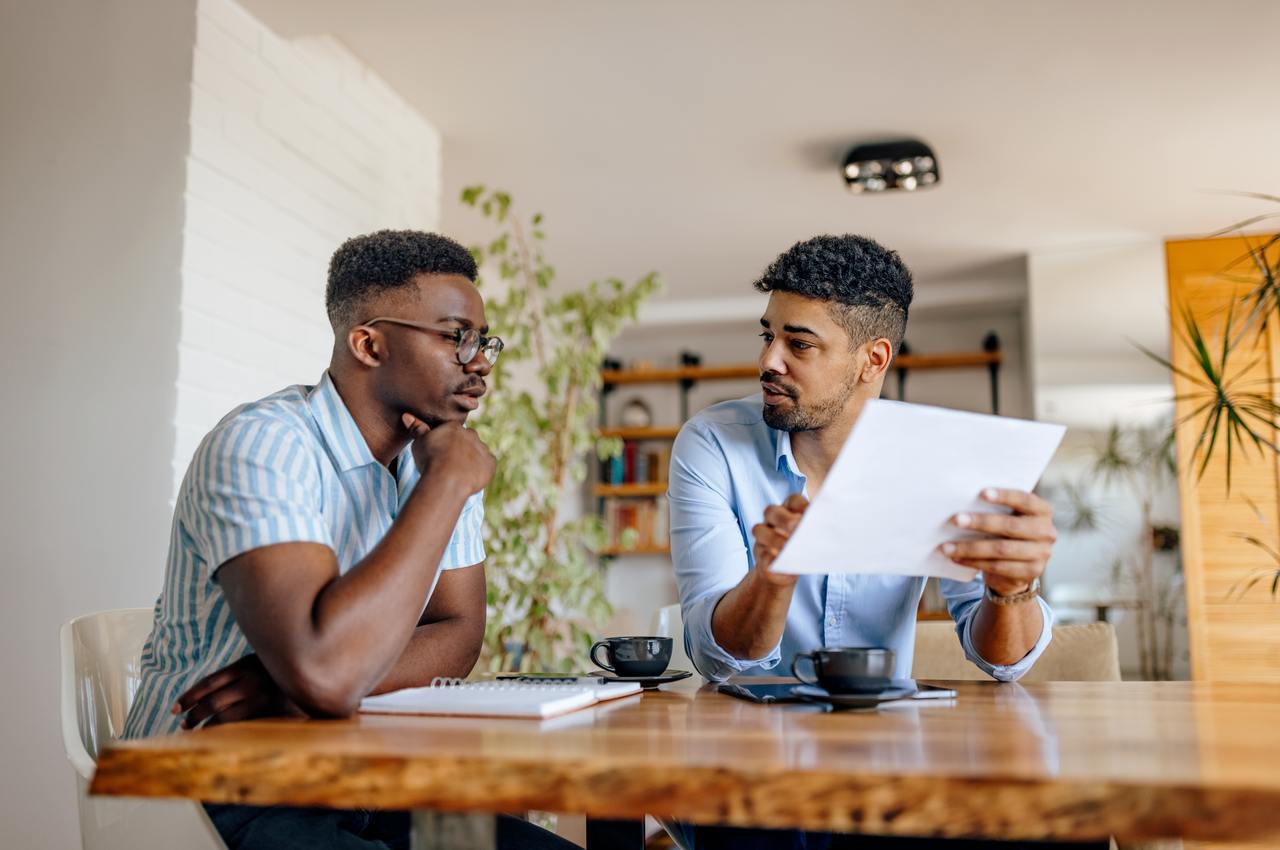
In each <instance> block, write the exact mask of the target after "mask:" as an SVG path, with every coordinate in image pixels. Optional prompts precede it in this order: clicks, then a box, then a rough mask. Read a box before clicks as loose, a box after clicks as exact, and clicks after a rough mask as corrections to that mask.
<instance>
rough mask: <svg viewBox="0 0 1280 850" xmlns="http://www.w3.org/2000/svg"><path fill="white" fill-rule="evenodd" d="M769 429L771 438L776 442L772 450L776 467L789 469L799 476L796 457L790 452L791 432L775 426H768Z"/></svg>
mask: <svg viewBox="0 0 1280 850" xmlns="http://www.w3.org/2000/svg"><path fill="white" fill-rule="evenodd" d="M769 430H770V431H772V432H773V439H774V443H775V444H776V447H775V451H774V463H775V465H776V468H777V469H779V470H782V469H786V470H789V471H790V472H791V474H792V475H794V476H796V477H797V478H798V477H801V475H800V467H798V466H796V457H795V455H793V454H792V453H791V432H790V431H780V430H778V429H777V428H770V429H769Z"/></svg>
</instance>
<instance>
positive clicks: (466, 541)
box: [124, 372, 485, 738]
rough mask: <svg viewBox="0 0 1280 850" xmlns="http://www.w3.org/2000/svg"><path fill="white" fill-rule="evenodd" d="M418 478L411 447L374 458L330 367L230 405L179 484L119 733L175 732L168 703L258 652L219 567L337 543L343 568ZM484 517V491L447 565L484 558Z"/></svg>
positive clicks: (385, 525) (467, 514) (361, 552)
mask: <svg viewBox="0 0 1280 850" xmlns="http://www.w3.org/2000/svg"><path fill="white" fill-rule="evenodd" d="M417 481H418V468H417V466H416V465H415V464H414V461H413V452H412V447H411V446H406V447H405V449H404V451H402V452H401V453H400V457H399V458H398V459H397V462H396V474H395V475H394V476H393V475H392V474H391V472H390V470H388V469H387V467H385V466H383V465H382V464H380V463H378V461H377V460H376V459H374V457H373V454H372V453H371V452H370V451H369V446H368V444H367V443H366V442H365V440H364V437H363V436H362V435H361V433H360V431H359V429H358V428H357V427H356V423H355V420H354V419H352V418H351V413H350V412H349V411H348V410H347V407H346V405H345V404H344V403H343V401H342V398H341V396H339V395H338V391H337V389H336V388H335V387H334V385H333V381H332V380H331V379H330V377H329V373H328V372H325V373H324V375H323V376H321V378H320V383H319V384H317V385H315V386H314V387H308V386H300V385H299V386H292V387H289V388H287V389H284V390H281V391H280V392H277V393H275V394H273V395H269V396H267V397H266V398H264V399H261V400H259V401H255V402H251V403H249V404H246V405H242V406H240V407H238V408H236V409H235V410H233V411H231V413H229V414H227V416H226V417H225V418H224V419H223V420H222V421H221V422H219V423H218V425H217V426H216V427H215V428H214V429H213V430H212V431H211V432H209V434H208V436H206V437H205V438H204V441H203V442H201V444H200V447H199V448H198V449H196V453H195V457H193V458H192V460H191V465H190V466H189V467H188V468H187V474H186V477H185V478H184V479H183V481H182V486H181V488H180V489H179V491H178V499H177V504H176V506H175V508H174V512H173V530H172V533H171V535H170V540H169V560H168V566H167V567H166V570H165V578H164V589H163V590H162V591H161V594H160V598H159V599H157V600H156V607H155V624H154V626H153V627H152V630H151V636H150V637H149V638H147V642H146V645H145V646H144V647H143V650H142V680H141V683H140V684H139V686H138V692H137V694H136V697H135V699H134V701H133V707H132V708H131V709H130V711H129V718H128V720H127V721H126V723H125V731H124V736H125V737H126V738H140V737H145V736H150V735H160V734H165V733H169V732H175V731H177V729H178V727H179V723H180V721H181V718H179V717H176V716H174V715H172V714H171V713H170V711H169V709H170V707H171V706H172V705H173V703H174V702H175V701H176V700H177V698H178V696H179V695H181V694H182V693H183V691H185V690H186V689H187V688H189V687H191V685H193V684H195V683H196V682H198V681H199V680H200V679H202V678H203V677H205V676H207V675H209V674H210V673H213V672H215V671H217V670H219V669H221V668H223V667H225V666H227V665H228V664H230V663H231V662H233V661H235V660H236V659H238V658H241V657H242V656H244V655H247V654H248V653H249V652H251V651H252V649H251V647H250V646H249V644H248V641H246V640H245V637H244V634H243V633H242V632H241V631H240V628H239V627H238V626H237V625H236V623H235V620H234V619H233V618H232V616H231V611H230V610H229V609H228V607H227V600H226V597H225V596H223V593H222V588H221V587H220V586H219V585H218V583H217V581H216V580H215V578H216V574H217V569H218V567H219V566H221V565H222V564H224V563H226V562H227V561H229V560H230V559H232V558H234V557H236V556H237V555H240V554H243V553H244V552H248V551H249V550H251V549H257V548H260V547H262V546H268V545H271V544H273V543H286V542H311V543H322V544H324V545H325V546H328V547H329V548H331V549H332V550H333V551H334V553H335V555H336V556H337V560H338V567H339V569H341V570H342V571H343V572H346V571H347V570H349V569H351V567H352V566H354V565H355V564H357V563H359V562H360V560H361V559H362V558H364V556H365V555H367V554H368V553H369V551H370V550H372V549H373V547H374V546H376V545H377V544H378V541H380V540H381V539H382V538H383V536H384V535H385V534H386V533H387V531H388V530H390V528H391V523H392V522H393V521H394V520H395V518H396V515H397V514H398V513H399V511H400V508H401V507H403V505H404V503H405V501H406V500H407V499H408V498H409V494H410V493H412V492H413V487H414V484H416V483H417ZM483 524H484V500H483V493H477V494H476V495H474V496H472V497H471V498H470V499H468V500H467V503H466V505H465V507H464V508H463V511H462V515H461V517H460V518H459V520H458V524H457V525H456V526H455V527H454V529H453V536H452V537H451V538H450V540H449V544H448V546H447V548H446V549H445V553H444V557H443V558H442V559H441V562H440V569H441V570H449V569H455V568H458V567H466V566H470V565H472V564H478V563H480V562H481V561H483V560H484V558H485V553H484V543H483V539H482V534H481V531H482V527H483ZM436 575H437V578H439V573H437V574H436ZM431 589H432V591H434V590H435V587H434V585H433V586H432V588H431ZM430 596H431V593H430V592H428V594H427V598H426V599H423V601H422V604H423V607H424V609H425V607H426V604H427V600H428V599H430Z"/></svg>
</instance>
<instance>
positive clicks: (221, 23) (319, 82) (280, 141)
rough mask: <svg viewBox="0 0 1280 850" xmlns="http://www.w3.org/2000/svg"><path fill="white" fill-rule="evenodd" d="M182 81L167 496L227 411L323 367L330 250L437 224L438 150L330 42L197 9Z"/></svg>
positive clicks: (386, 91)
mask: <svg viewBox="0 0 1280 850" xmlns="http://www.w3.org/2000/svg"><path fill="white" fill-rule="evenodd" d="M192 76H193V80H192V99H191V150H190V154H189V155H188V158H187V190H186V222H185V225H184V247H183V268H182V306H181V321H182V331H181V339H180V343H179V354H178V402H177V412H176V414H175V427H176V430H177V443H176V446H175V452H174V458H173V470H174V489H175V492H176V489H177V485H178V483H179V482H180V481H181V477H182V475H183V473H184V472H185V471H186V467H187V463H188V462H189V461H190V459H191V454H192V452H194V451H195V448H196V445H197V444H198V443H199V441H200V439H201V438H202V437H203V436H204V434H205V433H206V432H207V431H208V430H209V428H211V427H212V426H213V425H214V423H216V422H217V421H218V419H220V418H221V417H222V416H223V415H224V414H225V413H226V412H227V411H228V410H230V409H231V408H233V407H235V406H236V405H237V404H240V403H241V402H244V401H249V400H252V399H255V398H258V397H260V396H263V395H266V394H268V393H270V392H273V391H274V390H277V389H280V388H281V387H284V386H287V385H289V384H295V383H312V382H314V381H315V380H316V379H317V378H318V377H319V375H320V372H321V370H322V369H323V368H324V366H325V365H326V364H327V363H328V362H329V351H330V347H331V346H332V339H333V337H332V333H331V332H330V329H329V323H328V320H327V319H326V318H325V312H324V285H325V272H326V269H327V267H328V262H329V256H330V255H331V254H332V253H333V251H334V249H335V248H337V247H338V245H339V244H340V243H341V242H342V241H343V240H344V239H346V238H348V237H350V236H354V235H356V234H359V233H367V232H369V231H371V230H377V229H379V228H382V227H416V228H422V229H425V230H431V229H434V228H435V227H436V226H437V225H438V222H439V215H440V136H439V134H438V133H437V132H436V130H435V129H434V128H433V127H432V126H431V125H430V124H428V123H427V122H426V121H425V120H424V119H423V118H422V116H421V115H419V114H418V113H417V112H415V111H414V110H413V109H412V108H411V107H410V106H409V105H408V104H406V103H405V102H404V101H403V100H402V99H401V98H400V97H399V96H398V95H397V94H396V93H395V92H394V91H393V90H392V89H391V87H390V86H388V85H387V84H386V83H385V82H383V81H382V80H381V79H380V78H378V77H377V76H376V75H374V74H373V73H372V72H371V71H370V70H369V69H368V68H367V67H365V66H364V65H363V64H362V63H361V62H360V61H359V60H358V59H357V58H356V57H354V56H353V55H352V54H351V53H350V52H348V51H347V50H346V49H345V48H344V47H342V45H340V44H338V43H337V42H335V41H333V40H331V39H304V40H299V41H286V40H285V39H282V38H280V37H279V36H277V35H276V34H275V33H273V32H271V31H270V30H269V29H267V28H266V27H265V26H264V25H263V24H261V23H260V22H259V21H258V20H257V19H255V18H254V17H253V16H252V15H250V14H249V13H248V12H246V11H245V10H244V9H242V8H241V7H240V6H238V5H237V4H236V3H234V2H231V0H200V3H199V8H198V15H197V30H196V46H195V56H194V70H193V75H192Z"/></svg>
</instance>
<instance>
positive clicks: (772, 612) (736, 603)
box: [711, 570, 795, 660]
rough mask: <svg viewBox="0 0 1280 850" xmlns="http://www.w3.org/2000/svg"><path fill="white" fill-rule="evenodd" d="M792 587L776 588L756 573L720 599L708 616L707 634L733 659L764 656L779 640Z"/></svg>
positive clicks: (784, 624) (748, 576)
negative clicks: (709, 616) (709, 621)
mask: <svg viewBox="0 0 1280 850" xmlns="http://www.w3.org/2000/svg"><path fill="white" fill-rule="evenodd" d="M794 590H795V586H794V584H788V585H778V584H772V583H770V582H769V581H767V580H765V579H762V578H761V577H760V575H759V573H758V572H757V571H756V570H751V571H749V572H748V573H747V574H746V576H744V577H743V579H742V581H740V582H738V584H737V585H736V586H735V587H733V588H732V589H731V590H729V591H728V592H727V593H725V595H724V596H722V597H721V598H720V602H719V603H718V604H717V605H716V607H715V610H714V611H713V612H712V614H711V634H712V635H713V636H714V637H715V639H716V643H718V644H719V645H720V646H721V647H723V648H724V650H725V651H726V652H728V653H729V654H730V655H732V656H733V657H734V658H739V659H743V660H749V659H753V658H760V657H762V656H764V655H767V654H768V653H769V652H771V651H772V650H773V648H774V647H775V646H777V645H778V643H779V642H780V641H781V640H782V633H783V631H784V630H785V629H786V626H787V610H788V609H789V608H790V607H791V596H792V593H793V592H794Z"/></svg>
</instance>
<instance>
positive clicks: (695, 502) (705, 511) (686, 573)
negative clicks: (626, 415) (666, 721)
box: [667, 395, 1053, 681]
mask: <svg viewBox="0 0 1280 850" xmlns="http://www.w3.org/2000/svg"><path fill="white" fill-rule="evenodd" d="M804 491H805V476H804V475H803V474H802V473H801V472H800V468H799V467H798V466H796V459H795V456H794V455H792V453H791V435H790V434H789V433H787V432H786V431H778V430H775V429H773V428H770V427H769V426H768V425H767V424H766V423H765V421H764V404H763V402H762V401H761V398H760V396H758V395H753V396H748V397H747V398H743V399H738V400H737V401H726V402H722V403H721V404H717V405H714V406H712V407H708V408H707V409H706V410H703V411H702V412H701V413H699V414H698V415H696V416H694V417H693V418H692V419H690V420H689V421H688V422H686V423H685V425H684V427H683V428H681V429H680V435H679V436H678V437H676V442H675V446H674V447H673V448H672V451H671V475H670V482H669V484H668V492H667V496H668V498H669V500H670V504H671V558H672V560H673V561H674V562H675V570H676V584H677V586H678V588H679V591H680V604H681V607H682V609H683V613H684V628H685V644H686V646H687V647H688V652H689V658H690V659H691V660H692V661H693V663H694V666H696V667H697V668H698V672H700V673H702V675H703V676H704V677H706V678H708V679H712V680H715V681H723V680H724V679H727V678H729V677H730V676H733V675H735V674H742V675H748V676H770V675H779V674H782V673H788V672H790V667H791V662H792V659H794V658H795V656H796V653H797V652H806V651H808V650H811V649H817V648H818V647H822V646H884V647H888V648H890V649H892V650H893V651H894V654H895V657H896V661H897V670H896V671H895V674H894V675H896V676H897V677H899V678H904V679H905V678H907V677H909V676H910V675H911V660H912V654H913V650H914V649H915V641H916V606H917V605H918V604H919V602H920V595H921V594H922V593H923V592H924V583H925V580H924V579H923V578H920V577H918V576H894V575H847V574H840V573H832V574H831V575H802V576H800V579H799V580H798V581H797V582H796V586H795V592H794V594H793V595H792V597H791V608H790V609H789V610H788V612H787V625H786V628H785V629H784V630H783V633H782V640H781V641H780V642H779V644H778V645H777V646H775V647H774V648H773V649H772V650H770V651H769V652H768V653H766V654H765V655H764V656H762V657H760V658H753V659H747V660H744V659H741V658H735V657H734V656H733V655H731V654H730V653H729V652H728V651H727V650H725V649H724V648H723V647H722V646H720V644H719V643H717V642H716V639H715V635H714V634H713V633H712V631H711V615H712V614H713V613H714V612H715V609H716V604H717V603H719V601H720V597H722V596H724V594H725V593H726V592H727V591H729V590H730V589H731V588H733V587H734V586H735V585H737V584H738V582H740V581H741V580H742V578H743V577H744V576H745V575H746V574H747V570H750V569H754V568H755V553H754V551H753V546H752V544H753V542H754V541H753V539H752V536H751V528H752V527H753V526H754V525H756V524H757V523H759V522H762V521H763V519H764V509H765V508H766V507H768V506H769V505H780V504H782V502H784V501H785V500H786V498H787V496H789V495H791V494H792V493H802V492H804ZM849 545H851V546H856V545H857V541H856V540H851V541H849ZM940 586H941V588H942V593H943V595H944V596H945V597H946V599H947V607H948V609H949V610H950V612H951V617H952V619H953V620H955V623H956V633H957V635H958V637H959V639H960V645H961V646H963V647H964V652H965V655H966V656H967V657H968V658H969V660H970V661H972V662H973V663H974V664H975V665H977V666H978V667H979V668H980V669H982V670H983V671H985V672H986V673H987V674H988V675H990V676H991V677H992V678H994V679H999V680H1001V681H1012V680H1014V679H1017V678H1018V677H1019V676H1021V675H1022V674H1023V673H1025V672H1027V670H1029V669H1031V665H1033V664H1035V661H1036V659H1037V658H1039V657H1040V654H1041V653H1043V652H1044V649H1045V647H1046V646H1048V645H1049V640H1050V639H1051V638H1052V636H1053V629H1052V626H1053V611H1052V610H1050V608H1049V606H1048V605H1047V604H1046V603H1045V601H1044V600H1043V599H1037V600H1036V601H1037V602H1038V603H1039V604H1040V610H1041V613H1042V614H1043V618H1044V627H1043V629H1042V631H1041V633H1040V638H1039V640H1037V641H1036V645H1035V647H1034V648H1032V650H1031V651H1030V652H1028V653H1027V654H1026V656H1025V657H1024V658H1022V659H1021V660H1020V661H1018V662H1017V663H1014V664H1005V665H1001V664H992V663H990V662H988V661H987V660H986V659H985V658H983V657H982V656H981V655H979V654H978V651H977V649H975V648H974V645H973V636H972V631H973V616H974V614H975V613H977V610H978V603H979V602H980V601H981V600H982V595H983V585H982V578H981V576H979V577H978V578H975V579H973V580H972V581H965V582H961V581H947V580H943V581H942V582H940ZM779 665H781V667H779Z"/></svg>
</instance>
